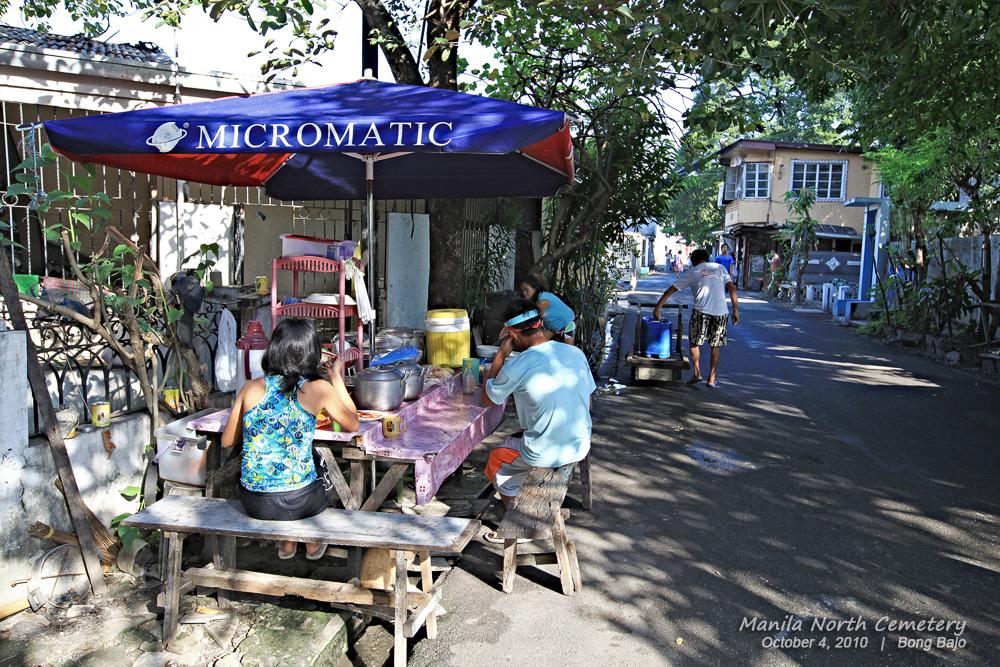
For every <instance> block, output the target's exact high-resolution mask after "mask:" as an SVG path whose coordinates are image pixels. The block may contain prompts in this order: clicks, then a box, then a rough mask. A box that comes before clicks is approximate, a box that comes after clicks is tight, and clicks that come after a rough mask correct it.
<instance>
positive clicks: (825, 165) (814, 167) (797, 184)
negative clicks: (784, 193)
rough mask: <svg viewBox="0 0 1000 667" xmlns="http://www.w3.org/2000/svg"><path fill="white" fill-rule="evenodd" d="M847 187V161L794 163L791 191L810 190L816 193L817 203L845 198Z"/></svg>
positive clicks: (794, 161) (795, 161)
mask: <svg viewBox="0 0 1000 667" xmlns="http://www.w3.org/2000/svg"><path fill="white" fill-rule="evenodd" d="M846 185H847V162H846V161H845V160H837V161H833V160H814V161H809V162H799V161H797V160H793V161H792V182H791V188H790V190H791V191H792V192H798V191H799V190H802V189H803V188H809V189H810V190H812V191H813V192H815V193H816V200H817V201H836V200H839V199H843V198H844V190H845V189H846Z"/></svg>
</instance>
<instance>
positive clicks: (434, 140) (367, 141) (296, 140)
mask: <svg viewBox="0 0 1000 667" xmlns="http://www.w3.org/2000/svg"><path fill="white" fill-rule="evenodd" d="M166 126H169V127H166ZM453 129H454V123H452V122H450V121H437V122H433V123H432V122H427V121H392V122H390V123H384V124H379V123H374V122H372V123H357V122H349V123H341V124H338V123H322V124H320V123H302V124H301V125H299V126H298V127H295V126H292V125H288V124H286V123H253V124H250V125H245V126H244V125H236V124H220V125H196V126H194V128H191V127H189V124H188V123H184V125H183V128H179V127H178V126H177V125H176V124H175V123H164V125H161V126H160V127H158V128H157V129H156V131H155V132H154V133H153V135H152V136H150V138H149V139H148V140H147V144H148V145H150V146H156V147H157V148H159V149H160V150H161V152H167V151H170V150H173V148H174V147H175V146H176V145H177V144H178V143H179V142H180V140H181V139H183V138H184V137H185V136H187V135H188V134H193V135H195V136H197V138H198V144H197V146H196V147H197V149H198V150H211V149H229V150H232V149H241V148H253V149H260V148H280V149H285V148H287V149H291V150H303V149H310V148H320V147H322V148H386V147H398V148H409V149H412V148H414V147H420V146H436V147H439V148H441V147H444V146H447V145H448V144H450V143H451V141H452V138H451V134H452V131H453ZM175 137H176V139H177V140H176V141H173V139H174V138H175ZM164 139H166V140H167V141H165V142H164V141H163V140H164ZM163 148H167V150H163Z"/></svg>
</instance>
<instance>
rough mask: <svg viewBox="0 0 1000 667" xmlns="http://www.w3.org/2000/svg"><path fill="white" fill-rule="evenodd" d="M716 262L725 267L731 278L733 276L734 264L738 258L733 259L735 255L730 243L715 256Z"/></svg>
mask: <svg viewBox="0 0 1000 667" xmlns="http://www.w3.org/2000/svg"><path fill="white" fill-rule="evenodd" d="M714 261H715V263H716V264H721V265H722V266H724V267H725V269H726V271H728V272H729V275H730V276H732V275H733V263H734V262H735V261H736V258H735V257H733V254H732V252H731V251H730V249H729V244H728V243H723V244H722V248H721V249H720V250H719V254H718V255H716V256H715V260H714Z"/></svg>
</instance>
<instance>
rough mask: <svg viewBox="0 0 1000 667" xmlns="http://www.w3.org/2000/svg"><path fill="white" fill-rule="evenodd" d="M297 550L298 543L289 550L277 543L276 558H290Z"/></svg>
mask: <svg viewBox="0 0 1000 667" xmlns="http://www.w3.org/2000/svg"><path fill="white" fill-rule="evenodd" d="M298 550H299V545H298V544H296V545H295V546H294V547H292V550H291V551H285V550H284V549H282V548H281V545H280V544H279V545H278V558H280V559H281V560H291V559H292V558H295V553H296V552H297V551H298Z"/></svg>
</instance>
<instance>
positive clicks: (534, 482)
mask: <svg viewBox="0 0 1000 667" xmlns="http://www.w3.org/2000/svg"><path fill="white" fill-rule="evenodd" d="M575 465H576V464H574V463H570V464H569V465H564V466H562V467H559V468H532V469H531V471H530V472H529V473H528V477H527V479H525V481H524V484H523V485H522V486H521V490H520V491H519V492H518V494H517V497H515V498H514V501H513V502H512V503H511V504H510V507H508V508H507V513H506V514H505V515H504V518H503V521H501V522H500V527H499V528H497V534H498V535H500V537H502V538H504V546H503V575H502V585H503V591H504V593H510V592H511V591H513V590H514V575H515V573H516V570H517V566H518V565H552V564H556V565H558V566H559V580H560V582H561V583H562V592H563V593H564V594H566V595H572V594H573V593H575V592H577V591H580V590H583V583H582V581H581V578H580V564H579V562H578V561H577V558H576V545H575V544H574V543H573V541H572V540H570V539H569V537H568V536H567V534H566V523H565V522H564V521H563V516H562V512H560V509H561V508H562V503H563V500H564V499H565V498H566V491H567V489H568V488H569V482H570V478H571V477H572V475H573V468H574V466H575ZM588 477H589V465H588ZM550 537H551V538H552V544H553V548H554V550H553V551H551V552H542V553H531V554H523V555H521V556H518V555H517V540H518V538H528V539H531V540H536V539H546V538H550Z"/></svg>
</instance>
